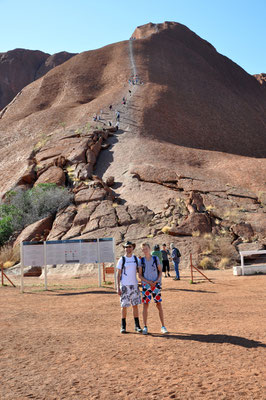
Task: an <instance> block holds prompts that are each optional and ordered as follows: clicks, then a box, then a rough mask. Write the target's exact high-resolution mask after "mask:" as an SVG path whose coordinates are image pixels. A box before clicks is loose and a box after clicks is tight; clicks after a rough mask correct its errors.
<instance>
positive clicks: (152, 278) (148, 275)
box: [139, 243, 168, 335]
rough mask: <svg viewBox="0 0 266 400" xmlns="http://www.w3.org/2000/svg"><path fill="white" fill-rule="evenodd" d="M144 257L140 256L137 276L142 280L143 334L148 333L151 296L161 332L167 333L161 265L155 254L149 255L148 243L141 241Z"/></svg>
mask: <svg viewBox="0 0 266 400" xmlns="http://www.w3.org/2000/svg"><path fill="white" fill-rule="evenodd" d="M141 248H142V251H143V253H144V257H142V258H141V265H140V268H139V278H140V280H141V282H142V303H143V323H144V328H143V330H142V333H143V335H147V334H148V328H147V319H148V307H149V303H150V301H151V298H152V297H153V300H154V302H155V304H156V307H157V309H158V312H159V318H160V321H161V324H162V327H161V332H162V333H164V334H165V333H168V331H167V329H166V327H165V326H164V316H163V308H162V303H161V302H162V296H161V279H162V266H161V264H160V262H159V259H158V257H157V256H152V255H151V249H150V245H149V243H142V245H141Z"/></svg>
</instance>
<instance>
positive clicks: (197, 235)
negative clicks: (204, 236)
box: [192, 231, 200, 237]
mask: <svg viewBox="0 0 266 400" xmlns="http://www.w3.org/2000/svg"><path fill="white" fill-rule="evenodd" d="M192 236H193V237H199V236H200V231H193V232H192Z"/></svg>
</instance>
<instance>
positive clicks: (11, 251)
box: [0, 245, 20, 268]
mask: <svg viewBox="0 0 266 400" xmlns="http://www.w3.org/2000/svg"><path fill="white" fill-rule="evenodd" d="M19 260H20V250H19V246H16V247H12V246H11V245H5V246H2V247H1V249H0V264H1V265H3V267H4V268H10V267H13V265H14V264H16V263H17V262H19Z"/></svg>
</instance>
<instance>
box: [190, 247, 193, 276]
mask: <svg viewBox="0 0 266 400" xmlns="http://www.w3.org/2000/svg"><path fill="white" fill-rule="evenodd" d="M190 274H191V283H194V282H193V265H192V254H191V253H190Z"/></svg>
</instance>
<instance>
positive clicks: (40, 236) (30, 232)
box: [14, 216, 54, 246]
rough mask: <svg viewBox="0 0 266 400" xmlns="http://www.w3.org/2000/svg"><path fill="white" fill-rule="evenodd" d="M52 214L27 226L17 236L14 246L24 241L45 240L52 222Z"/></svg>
mask: <svg viewBox="0 0 266 400" xmlns="http://www.w3.org/2000/svg"><path fill="white" fill-rule="evenodd" d="M53 220H54V218H53V216H48V217H46V218H43V219H41V220H39V221H36V222H34V223H33V224H31V225H29V226H27V227H26V228H25V229H23V231H22V232H21V233H20V235H19V236H18V237H17V239H16V241H15V244H14V246H18V245H19V244H20V242H24V241H31V240H34V241H39V240H45V239H46V237H47V235H48V233H49V231H50V229H51V227H52V224H53Z"/></svg>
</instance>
